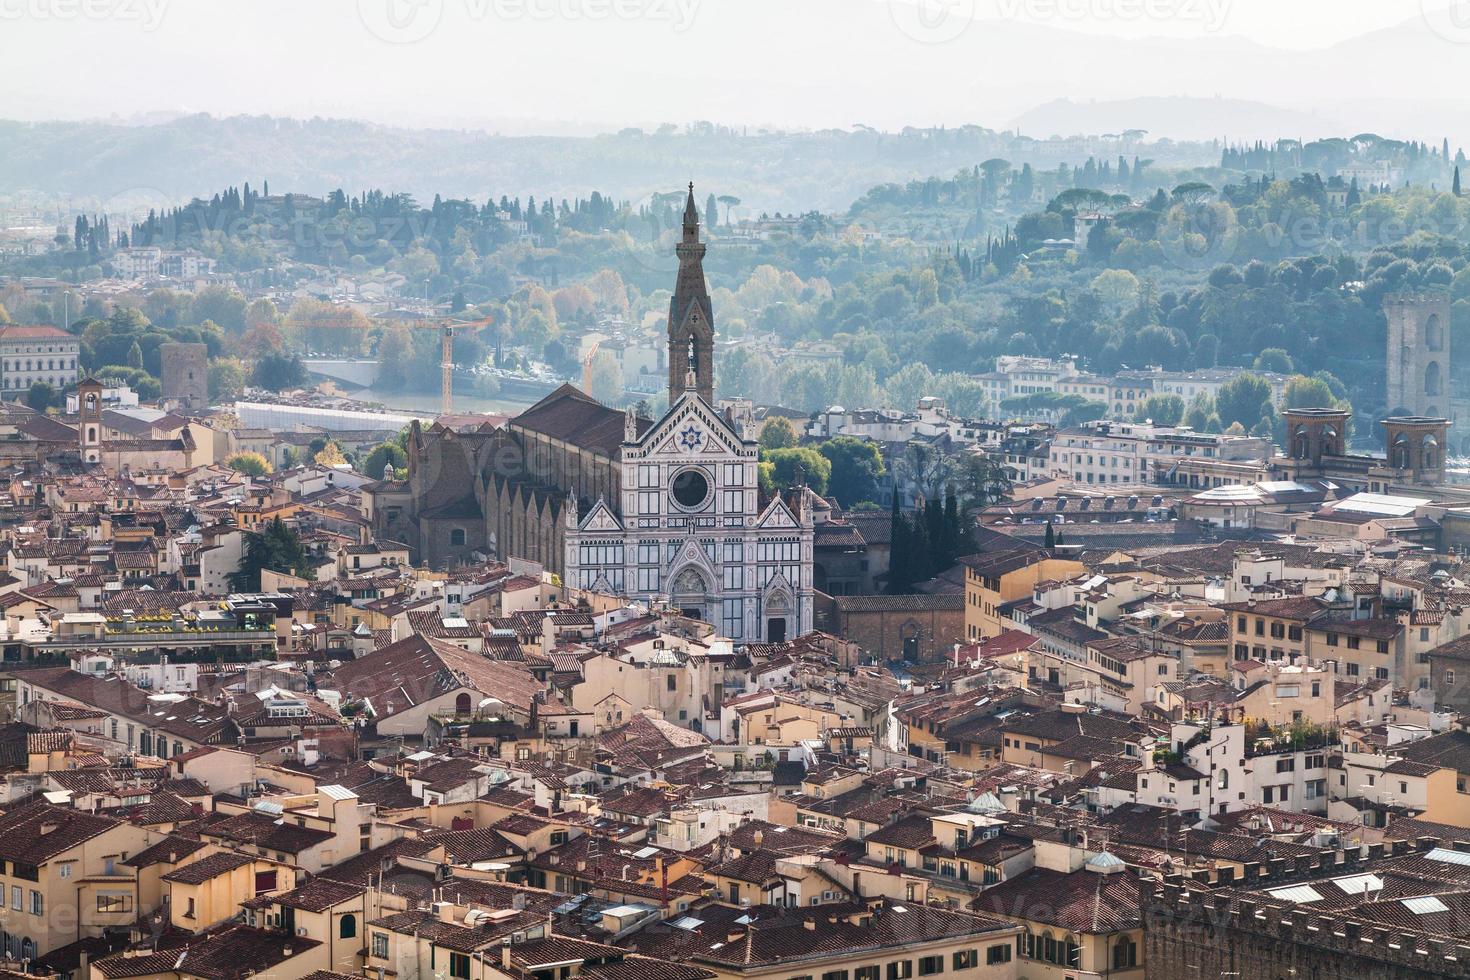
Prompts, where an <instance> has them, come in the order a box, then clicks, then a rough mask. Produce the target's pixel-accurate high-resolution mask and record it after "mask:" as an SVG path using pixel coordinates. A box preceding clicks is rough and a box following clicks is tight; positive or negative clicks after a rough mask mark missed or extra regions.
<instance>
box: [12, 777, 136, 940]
mask: <svg viewBox="0 0 1470 980" xmlns="http://www.w3.org/2000/svg"><path fill="white" fill-rule="evenodd" d="M148 844H149V834H148V831H146V830H144V829H143V828H142V827H136V826H134V825H132V824H129V823H126V822H124V821H122V820H115V819H113V818H111V817H104V816H101V815H98V814H93V813H83V812H81V811H79V810H73V809H70V808H63V807H56V806H51V805H49V804H40V805H36V806H28V807H22V808H19V809H16V810H13V811H12V812H10V813H8V814H6V815H5V816H3V817H0V866H3V876H0V889H3V890H4V892H3V893H4V895H5V902H4V903H3V907H0V927H3V929H4V932H5V935H6V937H7V938H8V939H9V940H10V941H11V945H12V947H13V948H12V949H10V950H8V952H10V953H11V954H12V955H13V956H14V957H15V958H17V959H24V958H30V959H34V958H36V957H37V956H42V955H44V954H46V953H48V952H50V951H51V950H53V949H56V948H57V947H58V946H65V945H67V944H68V943H73V942H76V941H77V940H78V939H82V938H88V937H96V936H100V935H102V932H103V930H104V929H109V928H122V929H126V928H127V927H128V926H130V925H132V924H133V922H134V921H135V920H136V919H137V918H138V917H139V916H140V915H146V914H148V913H149V912H152V911H153V910H152V909H151V908H140V907H139V904H138V892H137V887H136V883H135V881H134V878H133V871H132V869H131V868H128V867H125V866H124V865H123V862H124V861H125V860H127V858H128V856H129V855H130V854H136V853H137V852H138V851H141V850H143V849H144V848H145V847H147V846H148Z"/></svg>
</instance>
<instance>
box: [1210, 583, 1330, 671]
mask: <svg viewBox="0 0 1470 980" xmlns="http://www.w3.org/2000/svg"><path fill="white" fill-rule="evenodd" d="M1220 608H1221V609H1223V610H1224V611H1225V614H1226V618H1227V619H1228V621H1229V623H1230V649H1231V651H1232V655H1233V657H1234V658H1235V659H1236V660H1259V661H1260V662H1261V663H1266V662H1268V661H1272V660H1277V661H1282V660H1285V661H1289V660H1291V659H1293V658H1299V657H1304V656H1306V654H1307V635H1306V634H1307V624H1308V623H1310V622H1312V621H1313V620H1314V619H1317V618H1318V617H1319V616H1321V615H1322V614H1323V613H1324V611H1325V610H1326V608H1327V605H1326V603H1324V602H1323V601H1322V600H1321V599H1316V598H1313V597H1310V596H1289V597H1287V598H1283V599H1248V600H1246V601H1245V602H1230V603H1226V604H1225V605H1222V606H1221V607H1220Z"/></svg>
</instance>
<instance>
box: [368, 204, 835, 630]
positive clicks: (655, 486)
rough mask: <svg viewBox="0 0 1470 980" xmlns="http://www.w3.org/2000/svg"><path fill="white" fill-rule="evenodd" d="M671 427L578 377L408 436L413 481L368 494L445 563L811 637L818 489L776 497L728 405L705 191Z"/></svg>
mask: <svg viewBox="0 0 1470 980" xmlns="http://www.w3.org/2000/svg"><path fill="white" fill-rule="evenodd" d="M682 231H683V233H682V239H681V241H680V243H679V245H678V246H677V253H678V256H679V273H678V278H677V281H676V283H675V289H674V295H673V297H672V299H671V300H670V305H669V321H668V361H669V409H668V411H667V412H666V413H665V414H664V416H663V417H662V418H661V419H659V420H657V421H652V422H651V421H649V420H647V419H640V418H636V417H635V416H634V415H633V413H632V412H631V411H629V412H626V413H625V412H620V411H618V410H616V409H613V408H609V407H607V406H604V405H601V404H599V403H598V402H596V401H595V400H594V399H592V398H590V397H588V396H587V395H586V394H584V393H582V392H581V391H578V390H577V389H576V388H573V387H572V386H570V385H564V386H563V387H562V388H560V389H558V390H557V391H555V392H553V393H552V394H550V395H548V396H547V397H546V398H544V399H542V400H541V401H540V402H538V403H537V404H536V405H534V406H532V407H531V408H529V409H527V410H526V411H525V412H523V413H521V414H520V415H518V416H516V417H515V418H514V419H511V420H510V421H509V422H508V423H507V424H506V425H505V426H504V427H495V426H493V425H490V424H489V423H476V422H475V421H474V420H468V421H466V420H452V419H441V420H440V421H439V422H436V423H435V425H434V426H432V427H431V428H429V429H427V430H421V429H420V428H419V427H418V426H417V425H415V426H414V428H413V430H412V432H411V434H410V439H409V479H408V480H407V481H398V482H391V481H390V482H384V483H380V484H375V485H372V486H371V487H370V488H367V490H366V491H365V492H366V493H367V495H368V498H369V506H370V508H371V511H372V519H373V524H374V527H375V529H376V530H377V531H378V533H379V534H380V535H381V536H382V537H384V538H388V539H392V540H400V541H404V542H405V543H407V544H409V546H410V548H411V550H412V551H413V554H414V557H415V559H416V560H418V561H421V562H424V563H427V564H429V565H431V566H434V567H445V566H447V565H452V564H454V563H456V562H458V561H466V560H470V559H471V558H472V557H473V556H474V555H475V554H485V555H495V556H497V557H500V558H511V557H515V558H525V559H529V560H532V561H538V562H541V563H542V564H543V565H544V566H545V567H546V568H547V569H548V570H549V571H553V572H556V573H559V574H560V575H562V577H563V580H564V581H565V583H566V584H567V585H569V586H571V587H572V588H578V589H587V590H594V591H599V592H606V593H611V594H616V595H622V596H626V597H628V598H632V599H637V600H641V601H644V602H649V603H654V602H660V603H667V604H668V605H669V606H670V607H671V608H674V609H678V610H681V611H683V612H684V613H685V614H686V615H689V616H691V617H694V618H697V619H701V620H704V621H705V622H708V623H711V624H712V625H713V626H714V627H715V629H716V630H717V631H718V632H719V634H720V635H722V636H726V637H729V638H730V639H732V640H735V641H736V642H739V643H755V642H778V641H781V640H785V639H788V638H790V637H794V636H797V635H800V634H801V633H805V632H808V631H810V630H811V629H812V616H813V600H814V592H813V578H812V576H813V570H812V559H813V535H814V519H813V510H814V507H813V505H812V495H811V493H810V491H808V490H806V489H805V488H798V489H795V490H792V491H789V492H786V493H779V494H775V495H763V494H762V493H761V490H760V482H759V477H758V464H759V447H758V444H757V442H756V439H755V429H754V426H753V424H752V422H751V420H750V419H749V418H736V417H735V416H734V415H733V414H732V413H730V412H729V411H721V410H720V409H718V408H717V407H716V406H715V404H714V311H713V309H712V306H711V303H710V298H709V290H708V286H707V284H706V280H705V276H704V264H703V263H704V255H705V246H704V244H703V243H702V242H701V241H700V236H699V213H698V210H697V209H696V207H695V203H694V192H693V187H692V185H691V187H690V192H689V198H688V201H687V203H686V206H685V213H684V222H683V230H682Z"/></svg>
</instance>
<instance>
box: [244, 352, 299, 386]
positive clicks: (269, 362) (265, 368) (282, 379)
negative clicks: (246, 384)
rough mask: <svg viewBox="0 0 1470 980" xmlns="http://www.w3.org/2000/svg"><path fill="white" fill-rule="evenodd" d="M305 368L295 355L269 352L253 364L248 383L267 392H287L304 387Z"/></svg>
mask: <svg viewBox="0 0 1470 980" xmlns="http://www.w3.org/2000/svg"><path fill="white" fill-rule="evenodd" d="M306 382H307V377H306V366H305V365H303V364H302V363H301V358H299V357H297V356H296V355H295V354H282V353H278V352H275V351H271V352H269V353H267V354H265V355H263V356H262V357H261V358H260V359H259V360H258V361H256V362H255V368H254V369H253V370H252V371H251V372H250V383H251V384H252V385H254V386H255V387H257V388H265V389H266V390H268V391H287V390H289V389H291V388H303V387H305V386H306Z"/></svg>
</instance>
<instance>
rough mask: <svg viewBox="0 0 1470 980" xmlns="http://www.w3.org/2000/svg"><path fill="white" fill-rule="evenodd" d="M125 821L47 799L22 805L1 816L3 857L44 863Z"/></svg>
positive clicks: (0, 843)
mask: <svg viewBox="0 0 1470 980" xmlns="http://www.w3.org/2000/svg"><path fill="white" fill-rule="evenodd" d="M122 825H123V824H122V821H121V820H116V819H113V818H112V817H103V816H97V815H96V814H91V813H83V812H82V811H80V810H73V809H71V808H69V807H58V806H51V805H50V804H47V803H40V804H34V805H31V806H26V807H21V808H20V809H16V810H11V811H10V812H9V813H7V814H5V815H4V816H0V860H5V861H12V862H17V863H20V864H44V863H45V862H46V861H49V860H50V859H51V858H53V857H56V856H57V855H58V854H61V853H62V852H64V851H67V850H70V849H71V848H73V847H76V846H77V845H78V844H81V843H82V842H84V841H89V840H91V839H92V838H94V837H98V836H100V835H102V834H105V833H107V832H108V831H109V830H112V829H113V828H115V827H120V826H122Z"/></svg>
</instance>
